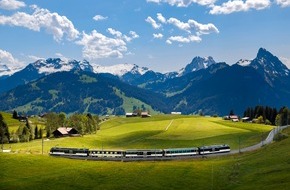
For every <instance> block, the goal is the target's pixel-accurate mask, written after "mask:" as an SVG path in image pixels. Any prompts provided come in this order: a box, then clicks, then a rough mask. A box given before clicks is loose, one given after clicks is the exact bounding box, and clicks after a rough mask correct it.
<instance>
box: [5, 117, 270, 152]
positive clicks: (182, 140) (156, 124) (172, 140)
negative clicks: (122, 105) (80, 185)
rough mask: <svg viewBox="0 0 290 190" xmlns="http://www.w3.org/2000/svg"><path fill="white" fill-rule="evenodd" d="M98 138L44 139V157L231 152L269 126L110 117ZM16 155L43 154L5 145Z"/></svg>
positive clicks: (28, 146) (35, 146) (35, 147)
mask: <svg viewBox="0 0 290 190" xmlns="http://www.w3.org/2000/svg"><path fill="white" fill-rule="evenodd" d="M100 126H101V130H99V131H98V132H97V134H91V135H85V136H83V137H67V138H57V139H54V138H51V139H44V143H43V144H44V153H48V152H49V149H50V148H51V147H53V146H60V147H79V148H84V147H85V148H94V149H143V148H144V149H150V148H152V149H155V148H174V147H180V148H182V147H194V146H203V145H211V144H229V145H230V146H231V148H232V149H238V147H239V146H240V147H241V148H243V147H246V146H249V145H253V144H255V143H257V142H259V141H260V140H261V139H262V138H266V136H267V133H268V132H269V131H270V130H271V129H272V126H266V125H258V124H250V123H233V122H231V121H224V120H222V119H221V118H208V117H197V116H173V115H166V116H164V115H159V116H154V117H151V118H120V117H113V118H111V119H110V120H109V121H106V122H104V123H102V124H101V125H100ZM4 147H5V148H6V149H11V150H12V151H13V152H18V153H36V154H39V153H41V152H42V140H41V139H40V140H34V141H31V142H28V143H16V144H6V145H4Z"/></svg>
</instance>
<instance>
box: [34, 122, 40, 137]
mask: <svg viewBox="0 0 290 190" xmlns="http://www.w3.org/2000/svg"><path fill="white" fill-rule="evenodd" d="M34 138H35V139H38V138H39V136H38V127H37V125H36V126H35V129H34Z"/></svg>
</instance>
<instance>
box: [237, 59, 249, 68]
mask: <svg viewBox="0 0 290 190" xmlns="http://www.w3.org/2000/svg"><path fill="white" fill-rule="evenodd" d="M237 64H238V65H240V66H243V67H247V66H249V65H250V64H251V60H247V59H240V60H239V61H238V62H237Z"/></svg>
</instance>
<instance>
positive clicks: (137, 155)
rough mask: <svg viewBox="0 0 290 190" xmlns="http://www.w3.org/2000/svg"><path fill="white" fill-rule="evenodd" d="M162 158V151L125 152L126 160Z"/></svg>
mask: <svg viewBox="0 0 290 190" xmlns="http://www.w3.org/2000/svg"><path fill="white" fill-rule="evenodd" d="M162 156H163V150H162V149H152V150H126V151H124V157H125V158H154V157H162Z"/></svg>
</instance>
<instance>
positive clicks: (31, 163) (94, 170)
mask: <svg viewBox="0 0 290 190" xmlns="http://www.w3.org/2000/svg"><path fill="white" fill-rule="evenodd" d="M286 132H287V133H288V134H289V133H290V130H288V131H286ZM289 146H290V138H287V139H285V140H283V141H280V142H276V143H274V144H271V145H269V146H266V147H263V148H262V149H260V150H258V151H255V152H250V153H243V154H238V155H233V156H223V157H216V158H207V159H194V160H183V161H162V162H130V163H125V162H99V161H86V160H71V159H65V158H55V157H49V156H48V155H35V154H4V153H0V165H1V170H0V175H1V178H0V189H3V190H4V189H7V190H8V189H9V190H10V189H11V190H12V189H18V190H21V189H42V190H46V189H149V188H150V189H193V188H194V189H216V190H218V189H225V190H227V189H231V190H232V189H236V190H244V189H249V190H252V189H263V190H268V189H269V190H273V189H275V190H283V189H285V190H286V189H287V188H289V186H290V172H289V170H290V152H289Z"/></svg>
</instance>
